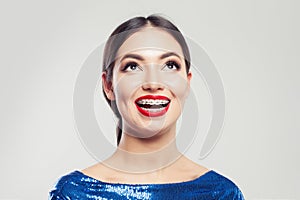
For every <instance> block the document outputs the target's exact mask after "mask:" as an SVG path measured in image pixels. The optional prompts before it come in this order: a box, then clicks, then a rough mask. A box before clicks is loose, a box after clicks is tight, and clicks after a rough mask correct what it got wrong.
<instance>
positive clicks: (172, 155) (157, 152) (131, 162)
mask: <svg viewBox="0 0 300 200" xmlns="http://www.w3.org/2000/svg"><path fill="white" fill-rule="evenodd" d="M175 135H176V132H175V129H174V130H172V131H168V132H166V133H161V134H157V135H156V136H153V137H151V138H137V137H134V136H131V135H130V134H127V133H123V134H122V139H121V141H120V143H119V146H118V148H117V150H116V151H115V153H114V154H113V155H112V156H111V157H110V158H109V159H107V160H106V161H105V163H106V164H108V165H109V166H110V167H113V168H115V169H117V170H119V171H124V172H130V173H146V172H153V171H157V170H160V169H162V168H164V167H166V166H168V165H170V164H172V163H173V162H175V161H176V160H177V159H178V158H179V157H180V156H181V153H180V152H179V151H178V149H177V145H176V140H175Z"/></svg>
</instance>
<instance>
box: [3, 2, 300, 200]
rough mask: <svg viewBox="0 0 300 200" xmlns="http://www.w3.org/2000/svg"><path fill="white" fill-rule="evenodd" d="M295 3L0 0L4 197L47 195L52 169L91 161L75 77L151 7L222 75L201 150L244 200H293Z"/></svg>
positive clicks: (55, 173)
mask: <svg viewBox="0 0 300 200" xmlns="http://www.w3.org/2000/svg"><path fill="white" fill-rule="evenodd" d="M113 4H115V5H113ZM299 4H300V3H299V1H296V0H295V1H291V0H287V1H283V0H282V1H280V0H277V1H271V0H269V1H267V0H262V1H250V0H247V1H238V0H235V1H233V0H230V1H210V2H209V1H182V2H180V3H175V2H174V1H156V0H152V1H129V0H127V1H119V2H115V1H109V2H101V1H33V0H29V1H10V2H9V1H1V2H0V24H1V26H0V28H1V31H0V36H1V37H0V44H1V45H0V51H1V60H0V88H1V90H0V91H1V100H0V102H1V103H0V111H1V112H0V121H1V126H0V133H1V135H0V158H1V165H0V166H1V168H0V169H1V170H0V177H1V181H0V199H46V198H47V196H48V191H49V190H50V188H51V187H52V186H53V184H54V183H55V181H56V180H57V178H58V177H59V176H61V175H62V174H65V173H68V172H69V171H72V170H74V169H81V168H85V167H87V166H89V165H92V164H93V163H94V162H95V160H94V159H93V158H92V157H91V156H90V155H89V154H88V152H87V151H86V150H85V149H84V147H83V146H82V145H81V143H80V140H79V138H78V136H77V134H76V131H75V125H74V120H73V111H72V97H73V88H74V84H75V81H76V76H77V74H78V72H79V70H80V68H81V65H82V64H83V62H84V60H85V59H86V58H87V56H88V55H89V53H91V52H92V51H93V50H94V49H95V48H96V47H97V46H98V45H99V44H101V43H102V42H103V41H104V40H105V39H106V38H107V36H108V35H109V34H110V32H111V31H112V30H113V28H115V26H116V25H118V24H119V23H120V22H122V21H124V20H126V19H128V18H131V17H132V16H135V15H144V16H146V15H148V14H151V13H153V12H154V13H164V14H165V15H167V16H169V18H170V19H171V20H172V21H173V22H174V23H175V24H176V25H178V27H179V28H180V29H181V30H183V33H184V34H185V35H187V36H188V37H190V38H192V39H193V40H194V41H196V42H198V43H199V44H201V45H202V46H203V47H204V48H205V50H206V52H207V53H208V55H209V56H210V58H211V59H212V60H213V62H214V63H215V65H216V67H217V69H218V71H219V73H220V74H221V76H222V79H223V83H224V87H225V93H226V120H225V126H224V129H223V134H222V137H221V138H220V140H219V142H218V144H217V145H216V147H215V149H214V150H213V152H212V153H211V154H210V155H209V156H208V157H207V158H206V159H204V160H197V159H196V161H197V162H198V163H200V164H202V165H205V166H207V167H209V168H212V169H215V170H216V171H218V172H220V173H222V174H224V175H226V176H228V177H230V178H231V179H232V180H233V181H234V182H235V183H237V185H238V186H239V187H240V188H241V189H242V191H243V193H244V195H245V196H246V198H247V199H300V195H299V193H298V192H296V191H297V190H298V191H299V180H300V176H299V174H300V173H299V169H300V162H299V153H300V152H299V139H300V136H299V133H300V126H299V124H300V123H299V113H300V106H299V100H300V92H299V91H300V80H299V78H298V77H299V73H300V69H299V67H300V66H299V64H300V61H299V58H297V56H298V57H299V52H300V47H299V42H300V39H299V35H300V27H299V24H300V20H299V19H300V14H299V9H300V5H299ZM199 152H200V150H199V149H197V146H195V145H194V146H193V147H192V148H191V149H190V151H189V155H190V156H191V158H194V160H195V158H196V156H195V155H198V154H199Z"/></svg>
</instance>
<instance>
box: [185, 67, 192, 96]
mask: <svg viewBox="0 0 300 200" xmlns="http://www.w3.org/2000/svg"><path fill="white" fill-rule="evenodd" d="M191 79H192V72H188V74H187V90H186V97H187V96H188V95H189V94H190V90H191Z"/></svg>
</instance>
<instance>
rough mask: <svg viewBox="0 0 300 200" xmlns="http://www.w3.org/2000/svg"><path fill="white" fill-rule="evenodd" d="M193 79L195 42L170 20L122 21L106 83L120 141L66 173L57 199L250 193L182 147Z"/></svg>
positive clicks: (108, 57) (109, 54) (106, 61)
mask: <svg viewBox="0 0 300 200" xmlns="http://www.w3.org/2000/svg"><path fill="white" fill-rule="evenodd" d="M191 78H192V73H191V72H190V53H189V49H188V46H187V44H186V41H185V39H184V37H183V36H182V34H181V33H180V31H179V30H178V28H177V27H176V26H175V25H174V24H172V23H171V22H170V21H168V20H167V19H165V18H163V17H160V16H156V15H151V16H149V17H147V18H144V17H135V18H132V19H130V20H128V21H126V22H124V23H123V24H121V25H120V26H119V27H117V28H116V29H115V30H114V32H113V33H112V34H111V35H110V37H109V39H108V41H107V43H106V46H105V49H104V55H103V72H102V86H103V93H104V95H105V98H106V100H107V102H108V104H109V105H110V107H111V109H112V110H113V112H114V113H115V115H116V116H117V117H118V118H119V124H118V127H117V144H118V148H117V150H116V151H115V152H114V154H113V155H112V156H110V157H109V158H108V159H107V160H105V161H103V162H101V163H97V164H95V165H93V166H91V167H88V168H86V169H84V170H81V171H78V170H76V171H74V172H72V173H70V174H68V175H65V176H63V177H61V178H60V179H59V181H58V182H57V184H56V186H55V188H54V189H53V190H52V191H51V192H50V199H206V200H208V199H244V198H243V195H242V193H241V191H240V190H239V188H238V187H237V186H236V185H235V184H234V183H233V182H232V181H230V180H229V179H227V178H225V177H224V176H222V175H220V174H218V173H217V172H215V171H213V170H209V169H207V168H205V167H203V166H201V165H198V164H196V163H194V162H192V161H191V160H189V159H188V158H186V157H185V156H184V155H183V154H181V153H180V152H179V150H178V149H177V147H176V122H177V119H178V118H179V116H180V114H181V113H182V108H183V105H184V101H185V99H186V97H187V95H188V93H189V88H190V81H191Z"/></svg>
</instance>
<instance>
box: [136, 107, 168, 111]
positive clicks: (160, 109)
mask: <svg viewBox="0 0 300 200" xmlns="http://www.w3.org/2000/svg"><path fill="white" fill-rule="evenodd" d="M141 108H142V109H143V110H146V111H148V112H160V111H162V110H164V109H165V108H143V107H141Z"/></svg>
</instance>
